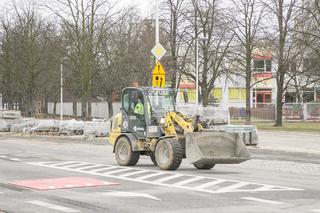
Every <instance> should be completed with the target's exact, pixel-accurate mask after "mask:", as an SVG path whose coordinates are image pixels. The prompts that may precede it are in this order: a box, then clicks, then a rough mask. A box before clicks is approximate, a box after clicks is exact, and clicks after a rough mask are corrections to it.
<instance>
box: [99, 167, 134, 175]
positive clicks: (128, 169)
mask: <svg viewBox="0 0 320 213" xmlns="http://www.w3.org/2000/svg"><path fill="white" fill-rule="evenodd" d="M130 170H133V169H132V168H120V169H119V170H115V171H111V172H105V173H103V174H104V175H111V174H114V173H118V172H124V171H130Z"/></svg>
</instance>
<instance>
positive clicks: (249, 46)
mask: <svg viewBox="0 0 320 213" xmlns="http://www.w3.org/2000/svg"><path fill="white" fill-rule="evenodd" d="M232 4H233V9H232V10H231V11H230V12H231V14H230V21H231V22H232V23H233V25H232V26H231V28H230V29H231V30H232V31H233V32H234V34H235V36H236V40H237V42H239V45H240V48H239V49H240V54H239V55H237V56H239V59H237V60H236V61H237V64H238V68H239V69H240V71H244V72H243V73H244V75H243V74H242V72H240V73H239V72H237V71H236V74H240V75H241V76H243V77H244V78H245V82H246V84H245V85H246V123H248V124H250V123H251V95H250V91H251V88H252V86H253V83H252V77H253V72H252V55H253V50H254V49H255V48H261V47H257V43H258V36H259V32H261V29H262V23H261V20H262V18H263V7H262V5H261V4H260V1H259V0H240V1H238V0H232Z"/></svg>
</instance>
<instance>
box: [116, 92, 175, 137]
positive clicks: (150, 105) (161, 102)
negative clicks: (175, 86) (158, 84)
mask: <svg viewBox="0 0 320 213" xmlns="http://www.w3.org/2000/svg"><path fill="white" fill-rule="evenodd" d="M121 100H122V101H121V102H122V126H121V128H122V131H123V132H131V133H133V134H134V135H136V136H137V137H138V138H139V139H145V138H158V137H160V136H161V135H162V134H163V133H162V131H161V129H160V128H159V122H160V120H161V118H164V116H165V112H167V111H173V110H174V109H175V108H174V102H173V96H172V91H170V90H166V89H154V88H147V87H146V88H137V87H129V88H125V89H124V90H123V91H122V96H121Z"/></svg>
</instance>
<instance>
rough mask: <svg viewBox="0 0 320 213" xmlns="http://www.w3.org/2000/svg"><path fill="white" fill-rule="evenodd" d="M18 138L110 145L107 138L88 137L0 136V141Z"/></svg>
mask: <svg viewBox="0 0 320 213" xmlns="http://www.w3.org/2000/svg"><path fill="white" fill-rule="evenodd" d="M1 138H2V139H5V138H17V139H31V140H32V139H40V140H47V141H52V142H54V141H56V142H65V143H67V142H72V143H93V144H101V145H109V143H108V141H107V138H106V137H87V136H46V135H0V139H1Z"/></svg>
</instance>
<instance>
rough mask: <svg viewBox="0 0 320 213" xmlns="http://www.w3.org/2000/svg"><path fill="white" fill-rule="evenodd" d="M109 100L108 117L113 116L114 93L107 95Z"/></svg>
mask: <svg viewBox="0 0 320 213" xmlns="http://www.w3.org/2000/svg"><path fill="white" fill-rule="evenodd" d="M107 102H108V118H111V117H112V116H113V106H112V94H111V95H108V96H107Z"/></svg>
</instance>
